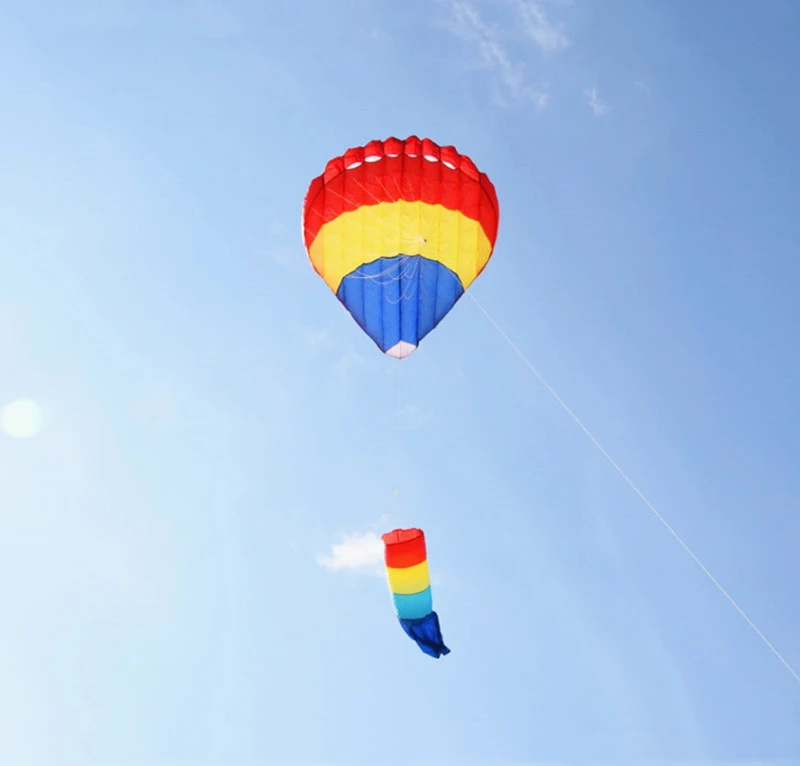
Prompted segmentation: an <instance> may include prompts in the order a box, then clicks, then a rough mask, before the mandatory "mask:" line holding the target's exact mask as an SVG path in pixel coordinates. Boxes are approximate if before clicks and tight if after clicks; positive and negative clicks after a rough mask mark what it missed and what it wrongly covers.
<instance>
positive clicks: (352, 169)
mask: <svg viewBox="0 0 800 766" xmlns="http://www.w3.org/2000/svg"><path fill="white" fill-rule="evenodd" d="M323 192H324V193H323ZM401 199H402V200H405V201H406V202H417V201H421V202H426V203H428V204H431V205H442V206H444V207H446V208H449V209H450V210H459V211H461V212H462V213H463V214H464V215H466V216H468V217H470V218H473V219H475V220H476V221H479V222H480V224H481V226H482V227H483V230H484V231H485V232H486V236H487V237H488V239H489V241H490V242H491V243H492V246H494V244H495V241H496V239H497V226H498V222H499V212H500V206H499V204H498V201H497V193H496V192H495V188H494V185H493V184H492V182H491V181H490V180H489V177H488V176H487V175H486V174H485V173H481V172H480V171H479V170H478V168H477V167H476V166H475V163H474V162H473V161H472V160H471V159H470V158H469V157H467V156H465V155H463V154H459V153H458V152H457V151H456V149H455V148H454V147H452V146H439V145H438V144H436V143H434V142H433V141H431V140H430V139H429V138H424V139H420V138H417V137H416V136H411V137H410V138H407V139H405V141H403V140H401V139H399V138H387V139H386V141H370V143H368V144H367V145H366V146H358V147H355V148H352V149H348V150H347V151H346V152H345V153H344V154H343V155H342V156H341V157H335V158H334V159H332V160H331V161H330V162H328V164H327V166H326V168H325V172H324V173H323V174H322V175H321V176H318V177H317V178H315V179H314V180H313V181H312V182H311V185H310V186H309V188H308V192H307V193H306V197H305V200H304V201H303V237H304V240H305V245H306V248H309V247H311V243H312V242H313V241H314V238H315V237H316V236H317V233H318V232H319V230H320V229H321V228H322V226H323V225H325V224H326V223H328V222H329V221H332V220H333V219H334V218H336V217H338V216H339V215H341V214H342V213H345V212H348V211H350V210H355V209H357V208H359V207H361V206H362V205H377V204H379V203H381V202H396V201H397V200H401Z"/></svg>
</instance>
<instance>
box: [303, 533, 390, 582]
mask: <svg viewBox="0 0 800 766" xmlns="http://www.w3.org/2000/svg"><path fill="white" fill-rule="evenodd" d="M382 562H383V541H382V540H381V538H380V537H379V536H378V535H377V534H376V533H375V532H365V533H363V534H358V533H357V534H350V535H344V537H343V539H342V541H341V542H340V543H334V544H333V546H332V547H331V553H330V554H329V555H327V556H317V563H318V564H319V565H320V566H323V567H325V568H326V569H331V570H333V571H339V570H342V569H356V570H362V571H364V572H366V573H368V574H377V575H383V567H382Z"/></svg>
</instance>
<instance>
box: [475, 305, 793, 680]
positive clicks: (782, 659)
mask: <svg viewBox="0 0 800 766" xmlns="http://www.w3.org/2000/svg"><path fill="white" fill-rule="evenodd" d="M464 292H465V293H466V294H467V295H468V296H469V297H470V299H471V300H472V302H473V303H474V304H475V306H477V308H478V309H479V310H480V312H481V313H482V314H483V315H484V316H485V317H486V319H488V320H489V323H490V324H491V325H492V326H493V327H494V329H495V330H497V332H498V333H499V334H500V336H501V337H502V338H503V340H505V341H506V343H508V345H509V346H511V348H512V349H513V350H514V352H515V353H516V354H517V356H518V357H519V358H520V359H521V360H522V361H523V362H524V363H525V365H526V366H527V367H528V368H529V369H530V371H531V372H532V373H533V374H534V375H535V376H536V377H537V378H538V379H539V381H540V382H541V384H542V385H543V386H544V387H545V388H546V389H547V390H548V391H549V392H550V394H551V395H552V396H553V398H554V399H555V400H556V401H557V402H558V403H559V404H560V405H561V407H562V409H563V410H564V411H565V412H566V413H567V415H569V416H570V418H572V420H573V421H574V422H575V424H576V425H577V426H578V428H580V429H581V431H583V432H584V434H586V436H587V437H588V438H589V440H590V441H591V442H592V444H594V446H595V447H597V449H598V450H599V451H600V454H602V455H603V457H604V458H605V459H606V460H608V462H609V463H611V466H612V467H613V468H614V470H615V471H616V472H617V473H618V474H619V475H620V476H621V477H622V478H623V479H624V481H625V483H626V484H627V485H628V486H629V487H630V488H631V489H632V490H633V491H634V492H635V493H636V494H637V495H638V496H639V498H640V499H641V500H642V502H643V503H644V504H645V505H646V506H647V507H648V509H649V510H650V512H651V513H652V514H653V515H654V516H655V517H656V519H658V521H660V522H661V524H662V525H663V526H664V528H665V529H666V530H667V532H669V533H670V535H672V537H673V538H674V539H675V540H676V541H677V542H678V544H679V545H680V546H681V548H683V550H684V551H686V553H688V554H689V556H690V557H691V558H692V560H693V561H694V563H695V564H697V566H698V567H700V569H701V571H702V572H703V574H705V576H706V577H707V578H708V579H709V580H710V581H711V583H712V584H713V585H714V587H715V588H716V589H717V590H718V591H719V592H720V593H721V594H722V595H723V596H724V597H725V598H726V600H727V601H728V603H730V605H731V606H732V607H733V608H734V609H735V610H736V611H737V612H738V613H739V615H740V616H741V617H742V619H744V621H745V622H746V623H747V624H748V625H749V626H750V628H751V629H752V630H753V632H754V633H755V634H756V635H757V636H758V637H759V638H760V639H761V640H762V641H763V642H764V644H765V645H766V647H767V648H768V649H769V650H770V651H771V652H772V653H773V654H774V655H775V657H777V659H778V660H780V662H781V663H782V664H783V666H784V667H785V668H786V669H787V670H788V671H789V673H791V674H792V676H793V677H794V679H795V680H796V681H800V673H798V672H797V671H796V670H795V669H794V668H793V667H792V665H791V664H790V663H789V661H788V660H787V659H786V658H785V657H784V656H783V655H782V654H781V653H780V652H779V651H778V650H777V649H776V648H775V646H774V645H773V644H772V642H771V641H770V640H769V639H768V638H767V637H766V636H765V635H764V633H763V632H762V631H761V629H760V628H759V627H758V626H757V625H756V624H755V623H754V622H753V620H752V619H751V618H750V617H749V616H748V614H747V613H746V612H745V611H744V609H743V608H742V607H741V606H739V604H738V603H737V601H736V600H735V599H734V598H733V596H731V594H730V593H728V591H727V590H726V589H725V588H724V587H723V585H722V583H720V581H719V580H717V578H716V577H714V575H713V574H712V573H711V571H710V570H709V569H708V567H707V566H706V565H705V564H704V563H703V562H702V561H701V560H700V558H699V557H698V556H697V554H696V553H695V552H694V551H693V550H692V549H691V548H690V547H689V545H688V543H686V542H685V541H684V539H683V538H682V537H681V536H680V535H679V534H678V533H677V532H676V531H675V529H674V528H673V527H672V526H671V525H670V524H669V522H668V521H667V520H666V519H665V518H664V516H662V514H661V513H660V512H659V511H658V509H657V508H656V507H655V506H654V505H653V504H652V503H651V502H650V500H648V499H647V497H646V496H645V494H644V493H643V492H642V490H640V489H639V487H637V486H636V484H634V482H633V480H632V479H631V478H630V477H629V476H628V474H626V473H625V471H623V470H622V468H620V466H619V464H618V463H617V462H616V460H614V458H612V457H611V455H609V453H608V452H607V451H606V449H605V447H603V445H602V444H600V442H599V441H598V440H597V439H596V438H595V437H594V435H593V434H592V433H591V432H590V431H589V429H588V428H587V427H586V426H585V425H584V424H583V422H582V421H581V420H580V418H579V417H578V416H577V415H576V414H575V413H574V412H573V411H572V410H571V409H570V408H569V407H568V406H567V404H566V402H565V401H564V400H563V399H562V398H561V397H560V396H559V395H558V394H557V393H556V391H555V389H554V388H553V387H552V386H551V385H550V384H549V383H548V382H547V380H546V379H545V377H544V376H543V375H542V374H541V373H540V372H539V370H538V369H537V368H536V366H535V365H534V364H533V362H531V361H530V359H528V357H527V356H525V354H524V353H523V351H522V350H521V349H520V347H519V346H518V345H517V344H516V343H514V341H513V340H511V338H510V337H509V336H508V334H507V333H506V332H505V330H503V328H502V327H501V326H500V325H499V324H498V323H497V322H496V321H495V319H494V318H493V317H492V316H491V315H490V314H489V312H488V311H487V310H486V309H485V308H484V307H483V305H482V304H481V302H480V301H479V300H478V299H477V298H476V297H475V296H474V295H473V294H472V290H465V291H464Z"/></svg>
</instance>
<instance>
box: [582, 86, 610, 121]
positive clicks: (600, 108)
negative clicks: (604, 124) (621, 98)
mask: <svg viewBox="0 0 800 766" xmlns="http://www.w3.org/2000/svg"><path fill="white" fill-rule="evenodd" d="M583 95H584V96H586V99H587V100H588V101H589V106H590V107H591V110H592V111H593V112H594V113H595V115H596V116H597V117H602V116H603V115H604V114H606V113H607V112H608V104H606V102H605V101H603V100H602V99H601V98H600V97H599V96H598V95H597V88H587V89H586V90H585V91H583Z"/></svg>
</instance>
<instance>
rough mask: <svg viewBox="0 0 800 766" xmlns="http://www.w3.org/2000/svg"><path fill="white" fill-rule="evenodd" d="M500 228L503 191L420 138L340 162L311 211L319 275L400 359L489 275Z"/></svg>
mask: <svg viewBox="0 0 800 766" xmlns="http://www.w3.org/2000/svg"><path fill="white" fill-rule="evenodd" d="M498 221H499V208H498V202H497V195H496V193H495V189H494V186H493V185H492V183H491V181H490V180H489V178H488V177H487V176H486V175H485V174H484V173H481V172H480V171H479V170H478V168H477V167H476V166H475V164H474V163H473V162H472V160H470V159H469V157H466V156H464V155H463V154H459V153H458V152H457V151H456V149H455V148H453V147H452V146H438V145H437V144H435V143H434V142H433V141H431V140H430V139H427V138H426V139H419V138H417V137H416V136H411V137H410V138H407V139H405V140H401V139H397V138H388V139H387V140H386V141H371V142H370V143H368V144H367V145H366V146H361V147H357V148H353V149H349V150H348V151H346V152H345V153H344V155H342V156H341V157H336V158H334V159H332V160H330V162H328V165H327V167H326V168H325V172H324V173H323V174H322V175H321V176H319V177H317V178H315V179H314V180H313V181H312V182H311V185H310V187H309V189H308V192H307V194H306V197H305V200H304V203H303V237H304V241H305V246H306V249H307V251H308V256H309V258H310V260H311V263H312V265H313V267H314V269H315V270H316V272H317V273H318V274H319V275H320V276H321V277H322V278H323V279H324V280H325V283H326V284H327V285H328V287H329V288H330V289H331V290H332V291H333V293H334V294H335V295H336V297H337V298H338V299H339V300H340V301H341V302H342V304H344V306H345V308H346V309H347V310H348V311H349V312H350V314H351V315H352V316H353V318H354V319H355V320H356V322H358V324H359V325H360V326H361V328H362V329H363V330H364V332H366V333H367V335H369V337H370V338H372V340H373V341H374V342H375V343H376V345H377V346H378V348H379V349H380V350H381V351H383V352H384V353H385V354H388V355H389V356H392V357H396V358H400V359H402V358H403V357H406V356H408V355H409V354H410V353H411V352H413V351H414V350H415V349H416V348H417V346H418V345H419V342H420V341H421V340H422V339H423V338H424V337H425V336H426V335H427V334H428V333H429V332H431V330H433V329H434V328H435V327H436V326H437V325H438V324H439V322H441V320H442V319H443V318H444V316H445V315H446V314H447V313H448V312H449V311H450V309H452V308H453V306H454V305H455V304H456V302H457V301H458V299H459V298H460V297H461V296H462V295H463V293H464V291H465V290H466V289H467V288H468V287H469V286H470V284H471V283H472V282H473V280H474V279H475V278H476V277H477V276H478V275H479V274H480V273H481V271H483V269H484V267H485V266H486V264H487V263H488V261H489V258H490V257H491V255H492V251H493V249H494V245H495V241H496V239H497V227H498Z"/></svg>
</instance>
